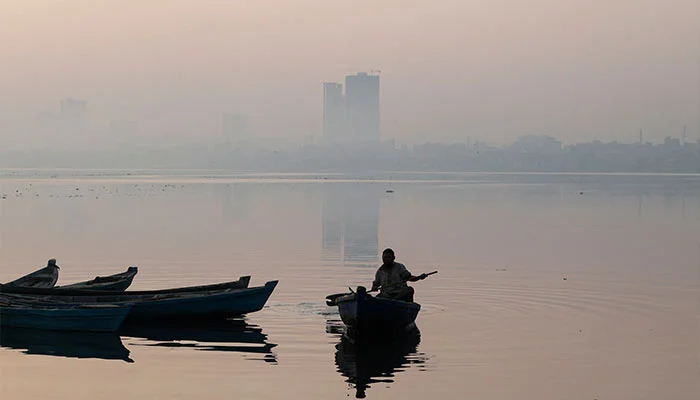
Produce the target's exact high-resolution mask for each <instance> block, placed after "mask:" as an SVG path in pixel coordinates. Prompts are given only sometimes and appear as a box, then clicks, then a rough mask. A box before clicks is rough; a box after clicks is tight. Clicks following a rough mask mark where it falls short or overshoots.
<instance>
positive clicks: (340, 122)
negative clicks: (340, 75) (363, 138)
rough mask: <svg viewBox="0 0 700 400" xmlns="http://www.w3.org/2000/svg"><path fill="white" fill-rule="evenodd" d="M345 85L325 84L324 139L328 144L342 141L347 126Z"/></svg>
mask: <svg viewBox="0 0 700 400" xmlns="http://www.w3.org/2000/svg"><path fill="white" fill-rule="evenodd" d="M344 103H345V101H344V99H343V85H341V84H339V83H334V82H326V83H324V84H323V139H324V141H325V142H326V144H338V143H341V142H342V141H343V140H342V136H343V131H344V126H345V107H344Z"/></svg>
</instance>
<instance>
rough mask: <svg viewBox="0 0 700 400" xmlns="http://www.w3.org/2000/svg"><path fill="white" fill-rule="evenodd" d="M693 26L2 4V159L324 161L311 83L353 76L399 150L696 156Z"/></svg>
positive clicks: (410, 11)
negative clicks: (92, 155) (307, 154)
mask: <svg viewBox="0 0 700 400" xmlns="http://www.w3.org/2000/svg"><path fill="white" fill-rule="evenodd" d="M698 15H700V5H699V3H698V2H697V1H694V0H678V1H674V2H671V3H667V2H661V1H651V0H642V1H640V0H621V1H617V2H615V3H614V4H608V3H602V2H597V3H586V2H574V1H564V2H561V1H558V2H554V1H546V0H535V1H530V2H520V1H512V0H510V1H507V0H499V1H495V2H493V1H492V2H467V3H465V2H461V1H443V2H439V3H435V2H426V1H408V2H395V1H380V2H375V1H372V2H368V1H353V2H322V1H298V2H283V1H256V2H235V3H231V2H228V1H219V0H206V1H201V2H198V3H197V6H196V7H193V6H190V5H185V3H173V2H170V1H158V0H152V1H146V2H139V3H138V4H137V3H124V2H120V1H100V2H90V1H81V0H73V1H9V2H4V3H3V12H2V15H0V41H2V45H1V46H0V55H1V56H2V60H3V67H2V69H3V73H2V74H1V75H0V121H1V125H0V129H1V131H0V149H2V150H4V151H12V150H35V149H42V148H43V149H51V150H56V151H60V150H86V149H118V148H122V149H123V148H124V147H125V146H132V147H133V146H145V147H149V148H152V147H156V148H168V147H172V146H181V145H186V146H190V145H200V146H206V147H212V146H214V147H216V146H219V144H220V143H222V142H226V141H231V143H232V145H233V146H235V145H236V143H237V142H238V141H241V140H245V141H247V142H249V143H253V144H255V145H256V146H259V147H262V148H267V149H271V150H278V151H289V150H296V149H298V147H299V146H303V145H309V144H313V145H317V146H324V145H326V144H327V135H326V134H324V122H323V121H324V84H325V83H331V82H337V83H339V84H340V85H342V86H346V85H345V84H346V82H345V80H346V76H350V75H355V74H357V73H362V72H365V73H369V74H370V75H374V76H376V77H377V78H376V79H377V80H380V83H379V82H378V83H377V84H378V86H380V88H381V89H380V94H379V93H378V98H377V100H378V105H377V106H378V108H379V109H380V110H381V111H380V115H377V120H378V123H379V128H378V129H379V132H378V133H379V134H380V138H381V141H383V142H386V141H391V142H392V143H394V144H395V146H396V147H401V146H403V145H407V146H413V145H420V144H424V143H435V142H439V143H446V144H452V143H460V144H470V143H471V144H473V143H475V142H477V141H480V142H484V143H488V144H489V145H495V146H502V145H506V144H509V143H512V142H514V141H516V140H517V139H518V138H519V137H521V136H526V135H546V136H553V137H555V138H556V139H558V140H560V141H562V142H563V144H564V145H568V144H574V143H580V142H590V141H593V140H600V141H603V142H612V141H620V142H623V143H633V142H637V141H638V140H639V132H640V130H642V131H643V135H644V141H648V142H651V143H655V144H660V143H663V141H664V139H665V138H666V137H667V136H670V137H672V138H679V139H680V140H681V141H682V142H686V141H687V142H688V143H695V142H696V140H697V139H698V132H699V130H700V125H699V122H698V120H699V118H700V117H699V113H700V112H699V109H700V101H699V100H698V87H699V84H700V82H699V74H698V66H699V62H698V60H699V56H700V33H699V29H698V18H697V16H698ZM341 90H347V87H343V88H342V89H341ZM366 99H367V98H364V99H360V100H359V101H360V102H366ZM356 114H357V113H356ZM227 115H239V116H241V118H242V119H244V121H245V122H244V124H243V125H240V126H244V128H240V129H235V128H229V129H228V133H227V129H226V128H225V126H226V125H227V123H226V121H227V118H229V117H227ZM234 118H235V117H234ZM357 118H361V116H360V117H356V119H357ZM229 122H230V121H229ZM229 125H231V124H230V123H229ZM234 125H235V124H234ZM360 125H362V123H360ZM362 126H366V124H365V125H362ZM368 129H371V128H368ZM684 129H685V132H686V135H685V138H684V137H683V132H684ZM363 134H364V133H363ZM227 135H230V136H227ZM368 137H369V136H368ZM368 140H369V139H368ZM371 140H373V139H371ZM368 143H370V144H371V143H372V142H371V141H370V142H368Z"/></svg>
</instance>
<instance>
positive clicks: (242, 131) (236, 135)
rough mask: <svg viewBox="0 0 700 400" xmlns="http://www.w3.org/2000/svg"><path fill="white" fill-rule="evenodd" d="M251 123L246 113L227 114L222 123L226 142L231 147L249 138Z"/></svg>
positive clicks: (223, 136) (222, 132)
mask: <svg viewBox="0 0 700 400" xmlns="http://www.w3.org/2000/svg"><path fill="white" fill-rule="evenodd" d="M249 132H250V123H249V120H248V116H247V115H245V114H225V115H224V117H223V121H222V125H221V135H222V138H223V141H224V144H225V145H226V146H228V148H229V149H231V148H232V147H233V146H234V145H239V144H240V143H241V142H244V141H247V140H249V139H250V138H249Z"/></svg>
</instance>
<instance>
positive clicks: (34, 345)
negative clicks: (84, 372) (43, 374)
mask: <svg viewBox="0 0 700 400" xmlns="http://www.w3.org/2000/svg"><path fill="white" fill-rule="evenodd" d="M0 347H5V348H8V349H15V350H23V353H25V354H35V355H44V356H53V357H66V358H99V359H103V360H121V361H125V362H128V363H133V362H134V360H132V359H131V358H130V357H129V355H130V351H129V349H127V348H126V347H124V344H123V343H122V340H121V338H120V337H119V335H118V334H116V333H112V332H105V333H102V332H99V333H98V332H62V331H46V330H39V329H27V328H12V327H7V326H3V327H1V328H0Z"/></svg>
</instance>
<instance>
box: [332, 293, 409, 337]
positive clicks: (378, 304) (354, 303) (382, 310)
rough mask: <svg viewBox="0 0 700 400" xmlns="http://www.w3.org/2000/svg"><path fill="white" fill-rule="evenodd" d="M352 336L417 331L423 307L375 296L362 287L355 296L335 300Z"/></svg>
mask: <svg viewBox="0 0 700 400" xmlns="http://www.w3.org/2000/svg"><path fill="white" fill-rule="evenodd" d="M334 303H335V305H337V306H338V312H339V313H340V318H341V319H342V320H343V323H344V324H345V325H346V326H347V327H348V328H349V332H348V333H349V334H350V335H351V336H358V337H359V336H383V335H390V334H393V333H397V332H405V331H408V330H411V329H413V328H415V320H416V317H417V316H418V312H419V311H420V308H421V306H420V304H418V303H409V302H406V301H401V300H393V299H385V298H381V297H373V296H371V295H369V294H367V290H366V289H365V288H364V287H362V286H359V287H358V288H357V291H356V292H355V293H351V294H348V295H345V296H341V297H338V298H336V299H335V301H334Z"/></svg>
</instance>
